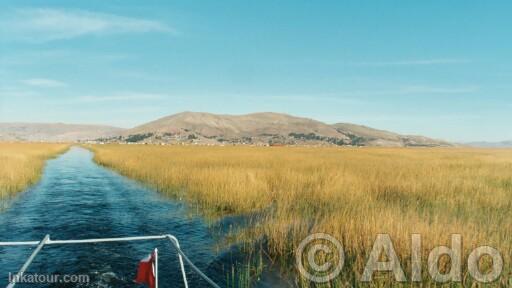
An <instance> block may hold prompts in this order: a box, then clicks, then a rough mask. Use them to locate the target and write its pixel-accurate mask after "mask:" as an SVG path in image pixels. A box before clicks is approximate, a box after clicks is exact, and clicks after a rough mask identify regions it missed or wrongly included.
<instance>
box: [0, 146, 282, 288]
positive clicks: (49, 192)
mask: <svg viewBox="0 0 512 288" xmlns="http://www.w3.org/2000/svg"><path fill="white" fill-rule="evenodd" d="M92 157H93V154H92V153H91V152H90V151H88V150H85V149H83V148H79V147H73V148H71V149H70V150H69V151H68V152H67V153H65V154H63V155H61V156H60V157H58V158H56V159H53V160H49V161H48V162H47V165H46V168H45V170H44V174H43V176H42V179H41V181H40V182H39V183H38V184H37V185H35V186H34V187H32V188H30V189H28V190H27V191H25V192H24V193H21V194H20V195H19V196H17V197H16V198H14V199H13V200H11V201H9V203H8V207H7V208H6V209H4V210H3V211H0V235H1V236H0V241H27V240H40V239H42V238H43V237H44V236H45V235H46V234H50V235H51V238H52V239H53V240H58V239H86V238H107V237H108V238H110V237H125V236H141V235H161V234H173V235H175V236H176V237H177V238H178V239H179V240H180V244H181V246H182V249H183V250H184V251H185V253H186V254H187V255H188V256H189V258H190V259H191V260H192V261H194V262H195V263H196V265H197V266H198V267H199V268H200V269H201V270H203V271H204V272H206V274H207V275H208V276H210V277H211V278H212V279H214V280H215V281H216V282H217V283H219V284H220V285H221V286H226V284H227V283H226V282H227V281H229V282H232V281H230V280H228V278H230V277H228V274H229V273H230V272H231V268H232V266H233V265H234V263H236V264H240V263H242V262H244V256H243V255H240V253H239V250H237V249H228V250H226V251H218V249H216V248H218V245H217V244H218V239H216V236H219V235H218V234H219V233H220V234H221V235H222V234H224V233H226V232H227V231H223V230H224V229H223V228H222V227H227V226H232V224H233V223H231V222H233V221H231V220H233V219H231V218H226V219H224V221H221V222H219V223H220V226H217V227H216V229H211V228H212V227H211V226H209V225H207V224H206V223H205V222H204V221H203V219H202V218H200V217H193V216H190V215H193V213H191V212H190V211H188V210H187V207H186V206H185V205H183V204H181V203H178V202H174V201H171V200H169V199H167V198H164V197H162V196H160V195H159V194H158V193H156V192H155V191H153V190H152V189H148V188H146V187H143V186H142V185H140V184H138V183H136V182H135V181H132V180H129V179H127V178H125V177H123V176H120V175H118V174H116V173H115V172H113V171H110V170H108V169H105V168H103V167H100V166H98V165H96V164H95V163H94V162H93V161H92ZM234 222H238V221H234ZM219 228H220V229H219ZM212 231H217V232H215V233H213V232H212ZM155 247H157V248H159V251H160V255H159V268H160V269H159V279H160V286H161V287H182V286H183V284H182V282H181V281H182V280H181V274H180V270H179V266H178V261H177V255H176V253H175V252H174V251H173V249H172V248H171V246H170V244H169V243H168V242H166V240H158V241H142V242H124V243H97V244H80V245H65V246H60V245H59V246H46V247H45V248H44V249H43V251H42V252H41V253H40V254H39V255H38V257H37V258H36V260H35V261H34V262H33V264H32V265H31V266H30V268H29V270H28V271H27V273H38V274H47V275H63V274H75V275H76V274H78V275H89V277H90V279H91V282H90V283H89V284H88V285H82V287H138V285H136V284H134V283H133V281H132V279H134V277H135V273H136V267H137V264H138V261H139V260H140V259H142V258H144V257H145V256H146V255H147V254H149V253H150V252H151V251H152V250H153V248H155ZM32 249H33V247H0V286H1V285H4V283H7V281H8V275H9V272H11V273H14V272H17V271H18V270H19V268H20V267H21V266H22V265H23V263H24V262H25V261H26V259H27V258H28V256H29V255H30V254H31V251H32ZM240 266H242V265H240ZM187 274H188V278H189V283H190V287H208V286H207V284H206V283H205V282H203V281H202V280H201V279H199V278H198V277H197V275H195V274H193V273H192V271H191V270H190V269H188V271H187ZM260 279H261V280H262V281H260V282H259V283H258V285H257V286H258V287H285V286H289V285H290V284H288V283H286V284H285V282H283V281H282V279H280V277H279V276H278V273H276V271H269V269H267V271H266V272H264V273H263V274H262V275H261V277H260ZM235 282H237V281H235ZM48 286H50V287H77V285H76V284H67V285H66V284H58V285H57V284H54V285H48V284H44V285H40V286H37V285H30V286H27V287H48ZM230 286H232V285H230ZM19 287H23V285H19Z"/></svg>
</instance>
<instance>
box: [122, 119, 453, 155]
mask: <svg viewBox="0 0 512 288" xmlns="http://www.w3.org/2000/svg"><path fill="white" fill-rule="evenodd" d="M122 136H123V138H122V139H123V140H125V141H127V142H196V143H204V144H219V143H245V144H314V145H357V146H396V147H403V146H450V144H449V143H448V142H444V141H439V140H434V139H430V138H427V137H421V136H404V135H399V134H395V133H392V132H387V131H382V130H376V129H372V128H369V127H365V126H359V125H354V124H346V123H339V124H334V125H329V124H326V123H323V122H320V121H316V120H313V119H308V118H301V117H295V116H291V115H287V114H280V113H271V112H267V113H253V114H247V115H217V114H211V113H198V112H183V113H179V114H175V115H171V116H167V117H164V118H161V119H158V120H155V121H152V122H149V123H147V124H144V125H141V126H138V127H135V128H132V129H128V130H125V131H124V132H122Z"/></svg>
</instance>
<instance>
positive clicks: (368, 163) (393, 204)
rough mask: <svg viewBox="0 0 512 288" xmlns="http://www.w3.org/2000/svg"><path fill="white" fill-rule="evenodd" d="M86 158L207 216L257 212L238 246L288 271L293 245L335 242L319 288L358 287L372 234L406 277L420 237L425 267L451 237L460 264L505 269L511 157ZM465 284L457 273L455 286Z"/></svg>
mask: <svg viewBox="0 0 512 288" xmlns="http://www.w3.org/2000/svg"><path fill="white" fill-rule="evenodd" d="M93 150H94V151H95V152H96V156H95V159H96V161H98V162H99V163H101V164H103V165H105V166H109V167H112V168H114V169H116V170H118V171H120V172H121V173H122V174H125V175H127V176H129V177H133V178H135V179H138V180H140V181H142V182H145V183H149V184H151V185H152V186H154V187H156V188H157V189H158V190H159V191H161V192H163V193H166V194H169V195H172V196H177V197H180V198H183V199H185V200H187V201H189V202H191V203H194V204H196V205H197V206H198V207H200V208H201V209H202V210H203V211H205V212H207V213H213V214H217V215H227V214H246V213H250V212H261V211H263V213H262V214H261V213H260V214H259V215H260V219H259V222H257V223H256V224H254V225H253V226H251V227H248V229H246V230H244V231H242V232H241V233H240V234H239V235H238V240H241V241H251V240H254V239H261V237H264V238H265V239H266V241H268V242H267V243H268V249H269V252H270V254H271V255H272V256H273V257H275V259H277V260H279V261H282V262H283V263H287V264H291V263H292V262H291V261H292V259H293V253H294V250H295V249H296V247H297V246H298V243H299V242H300V241H301V240H302V239H303V238H304V237H306V236H307V235H309V234H310V233H313V232H323V233H329V234H331V235H333V236H335V237H336V238H337V239H339V240H341V241H342V243H343V245H344V247H345V252H346V254H347V263H346V264H345V267H346V268H345V270H344V271H345V273H343V275H344V276H341V277H340V278H338V279H337V280H336V281H335V282H332V283H329V284H326V285H325V287H338V286H340V287H341V286H343V285H347V283H351V285H354V283H358V282H357V280H355V279H358V278H357V277H358V276H360V275H361V273H362V271H363V268H364V265H365V263H366V259H367V257H368V254H369V252H370V251H371V248H372V245H373V241H374V239H375V236H376V234H378V233H387V234H390V235H391V237H392V239H393V240H394V245H395V248H396V250H397V252H398V254H399V256H400V258H401V259H402V264H403V265H404V270H405V272H406V273H408V272H410V270H408V267H409V264H410V263H409V262H408V260H407V259H409V256H410V246H411V244H410V241H411V240H410V239H411V234H413V233H420V234H421V235H422V242H423V250H424V251H423V253H424V255H425V257H426V255H428V251H430V249H431V248H432V247H434V246H438V245H448V244H450V235H451V234H453V233H457V234H462V235H463V243H464V253H465V255H466V256H467V255H468V253H469V251H470V250H472V249H473V248H475V247H477V246H481V245H490V246H493V247H496V248H498V249H499V250H500V252H502V254H503V257H504V258H505V265H506V266H507V265H510V264H511V262H510V255H511V252H512V250H511V243H512V237H511V232H512V209H511V208H512V150H483V149H481V150H479V149H448V148H447V149H387V148H365V149H356V148H312V147H310V148H309V147H300V148H299V147H273V148H272V147H271V148H265V147H240V146H239V147H191V146H140V145H137V146H128V145H102V146H94V147H93ZM464 259H467V257H465V258H464ZM424 270H426V269H424ZM347 271H348V272H347ZM465 271H466V270H465ZM509 271H510V269H507V271H506V273H509ZM424 273H426V272H424ZM407 275H410V274H407ZM502 279H504V280H503V281H507V280H508V278H507V277H505V276H504V277H503V278H502ZM426 281H428V280H426ZM301 283H302V284H301V285H303V286H308V285H309V283H307V282H305V281H302V282H301ZM469 284H471V279H470V277H469V275H468V274H467V273H465V274H464V285H469ZM496 285H498V286H499V285H503V283H502V282H498V283H497V284H496ZM316 287H319V286H316Z"/></svg>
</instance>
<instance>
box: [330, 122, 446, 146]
mask: <svg viewBox="0 0 512 288" xmlns="http://www.w3.org/2000/svg"><path fill="white" fill-rule="evenodd" d="M332 126H333V127H334V128H336V130H337V131H338V132H340V133H343V134H345V135H347V136H348V137H350V138H351V139H352V140H353V142H355V143H357V145H362V146H395V147H410V146H420V147H436V146H452V144H450V143H449V142H446V141H442V140H436V139H432V138H428V137H424V136H414V135H400V134H397V133H393V132H389V131H384V130H377V129H373V128H370V127H366V126H362V125H355V124H350V123H337V124H333V125H332Z"/></svg>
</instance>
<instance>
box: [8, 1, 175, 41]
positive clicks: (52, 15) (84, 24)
mask: <svg viewBox="0 0 512 288" xmlns="http://www.w3.org/2000/svg"><path fill="white" fill-rule="evenodd" d="M2 14H3V15H2V18H3V20H0V35H2V37H5V39H22V40H28V41H34V42H46V41H52V40H59V39H70V38H75V37H80V36H85V35H105V34H116V33H144V32H163V33H175V30H174V29H172V28H171V27H169V26H167V25H165V24H163V23H161V22H158V21H153V20H146V19H139V18H131V17H124V16H118V15H113V14H106V13H95V12H90V11H84V10H64V9H32V8H29V9H20V10H14V11H12V12H11V13H9V14H7V12H4V13H2Z"/></svg>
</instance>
